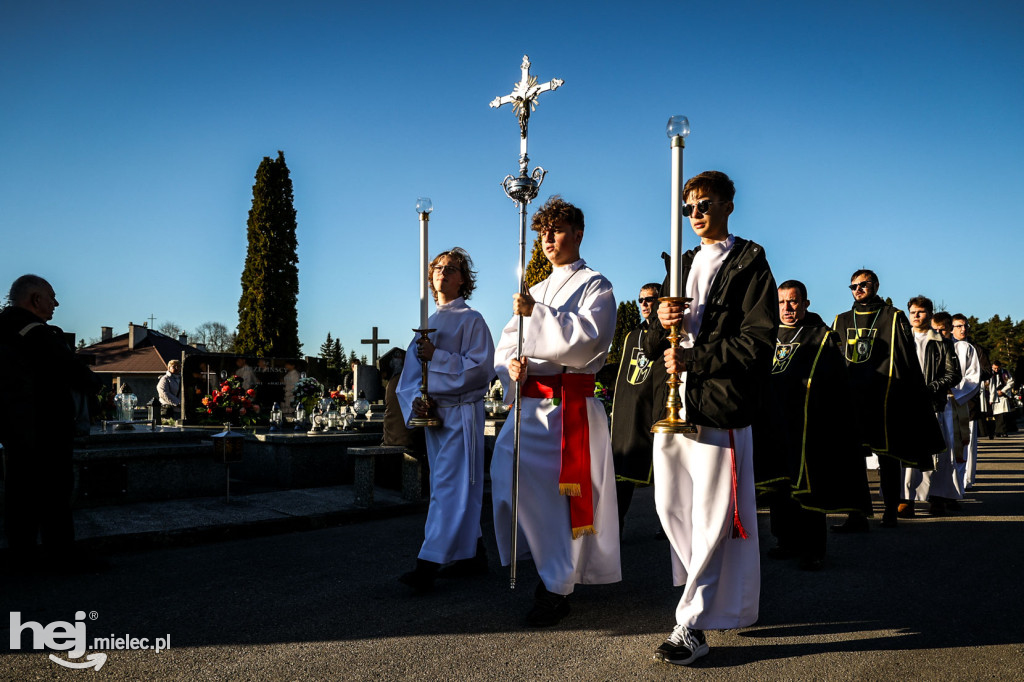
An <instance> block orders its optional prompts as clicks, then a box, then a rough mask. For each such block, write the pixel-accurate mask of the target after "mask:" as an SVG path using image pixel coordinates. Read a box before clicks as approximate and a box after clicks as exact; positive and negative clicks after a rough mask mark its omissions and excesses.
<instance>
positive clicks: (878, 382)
mask: <svg viewBox="0 0 1024 682" xmlns="http://www.w3.org/2000/svg"><path fill="white" fill-rule="evenodd" d="M683 195H684V197H685V201H686V203H685V204H684V205H683V215H685V216H686V217H688V218H689V220H690V225H691V227H692V228H693V230H694V232H695V233H696V234H697V236H698V237H700V245H699V246H698V247H696V248H695V249H693V250H691V251H688V252H687V253H685V254H683V256H682V263H681V269H682V273H681V279H680V282H681V287H682V288H681V292H680V293H681V295H680V296H677V297H666V298H662V294H663V293H665V292H667V291H668V290H669V288H668V287H669V281H670V277H669V276H666V278H665V282H664V283H663V284H661V285H659V284H657V283H656V282H651V283H647V284H644V285H643V286H642V287H641V288H640V294H639V297H638V304H639V306H640V308H639V309H640V312H641V315H642V318H643V319H642V322H641V324H640V326H639V327H638V328H637V329H635V330H633V331H631V332H630V334H629V335H628V336H627V338H626V339H625V341H624V344H623V348H622V355H621V358H622V359H621V364H620V366H619V368H618V374H617V380H616V385H615V392H614V396H615V398H614V407H613V409H612V417H611V427H610V429H609V420H608V419H607V417H606V414H605V411H604V409H603V407H602V405H601V403H600V401H599V400H598V399H597V398H595V397H594V386H595V375H596V373H597V372H598V370H599V369H601V367H602V366H603V365H604V363H605V360H606V356H607V352H608V348H609V346H610V343H611V339H612V335H613V333H614V329H615V317H616V303H615V298H614V295H613V292H612V286H611V283H610V282H609V281H608V280H607V278H605V277H604V276H603V275H601V274H600V273H599V272H597V271H595V270H593V269H592V268H591V267H589V265H588V264H587V262H586V261H585V260H584V259H583V258H582V257H581V255H580V249H581V244H582V241H583V235H584V228H585V223H584V216H583V212H582V211H581V210H580V209H579V208H577V207H576V206H573V205H572V204H570V203H568V202H566V201H564V200H563V199H562V198H560V197H557V196H555V197H552V198H550V199H549V200H548V201H547V203H545V204H544V205H543V206H542V207H541V208H540V209H539V210H538V211H537V212H536V214H535V215H534V216H533V220H532V227H533V229H534V230H536V231H537V232H538V233H539V235H540V243H541V244H542V246H543V249H544V255H545V256H546V257H547V258H548V260H549V261H550V263H551V265H552V273H551V275H550V276H549V277H548V278H547V279H545V280H543V281H542V282H540V283H538V284H536V285H534V286H533V287H531V288H530V289H529V291H524V292H520V293H517V294H515V295H514V296H513V303H512V311H511V312H512V318H511V319H510V321H509V322H508V324H506V325H505V327H504V328H503V330H502V333H501V337H500V339H499V341H498V344H497V347H496V348H495V347H492V345H491V341H490V333H489V331H488V330H487V326H486V324H484V321H483V319H482V318H481V316H480V315H479V314H478V313H476V312H475V311H473V310H472V309H471V308H469V307H468V306H467V305H466V303H465V300H466V299H468V298H469V297H470V295H471V294H472V291H473V286H474V284H475V278H474V272H473V270H472V261H471V260H470V259H469V255H468V254H466V253H465V252H464V251H462V250H461V249H454V250H452V251H446V252H443V253H441V254H439V255H438V256H437V258H435V259H434V261H433V262H432V263H431V266H430V286H431V290H432V291H433V292H434V296H435V300H436V301H437V304H438V306H437V312H435V314H434V315H433V316H432V317H431V318H430V321H429V326H430V327H431V328H433V329H436V330H437V331H436V332H434V333H432V334H431V335H430V338H429V339H426V338H423V339H417V340H415V341H414V342H413V343H412V344H410V346H409V350H408V352H407V355H406V364H405V367H404V370H403V373H402V376H401V378H400V379H399V380H398V388H397V395H398V398H399V400H400V401H401V408H402V418H404V419H405V420H406V422H408V421H409V420H411V419H413V418H415V417H420V418H423V417H425V416H427V415H431V414H436V415H437V416H438V417H439V418H440V419H441V421H442V422H443V426H441V427H436V428H428V429H426V443H427V453H428V460H429V464H430V502H429V511H428V514H427V523H426V528H425V530H424V536H425V537H424V541H423V544H422V546H421V549H420V552H419V556H418V558H417V562H416V566H415V568H414V569H413V570H412V571H410V572H408V573H405V574H403V575H402V576H401V578H400V580H401V581H402V582H403V583H405V584H407V585H409V586H410V587H411V588H413V589H414V590H415V591H416V592H417V593H423V592H427V591H430V590H431V589H433V587H434V584H435V580H436V579H437V578H459V577H467V576H474V575H480V574H483V573H486V572H487V570H488V568H487V557H486V554H485V551H484V545H483V542H482V532H481V526H480V512H481V506H482V505H481V498H482V480H483V461H484V455H483V446H482V442H483V440H482V434H483V416H484V415H483V406H482V401H483V398H484V395H485V394H486V392H487V386H488V381H489V379H490V378H491V377H492V376H493V374H494V373H497V376H498V378H499V380H500V381H501V383H502V385H503V388H504V392H505V393H504V394H505V396H506V397H507V398H506V402H510V401H511V396H512V395H514V394H515V392H516V384H518V392H519V394H520V396H521V398H520V405H519V409H520V417H519V420H520V427H519V430H518V432H516V430H515V429H514V428H512V427H511V426H507V427H506V428H504V429H503V430H502V431H501V432H500V434H499V436H498V438H497V441H496V444H495V448H494V454H493V458H492V461H491V468H490V477H491V492H492V500H493V515H494V528H495V535H496V540H497V546H498V553H499V559H500V563H501V564H502V565H503V566H508V565H509V564H510V563H511V562H513V561H517V560H524V559H530V560H532V561H533V563H534V564H535V566H536V569H537V573H538V575H539V577H540V581H539V583H538V584H537V586H536V590H535V592H534V597H533V604H532V607H531V608H530V610H529V611H528V613H527V614H526V619H525V622H526V624H527V625H528V626H531V627H546V626H551V625H554V624H556V623H558V622H560V621H561V620H562V619H563V618H564V617H565V616H566V615H567V614H568V613H569V610H570V595H571V594H572V592H573V590H574V587H575V586H576V585H578V584H605V583H612V582H616V581H619V580H620V579H621V568H620V560H619V540H620V537H621V529H622V528H623V526H624V524H625V519H626V514H627V511H628V509H629V505H630V501H631V499H632V495H633V491H634V489H635V487H636V486H637V485H652V484H653V486H654V497H655V505H656V508H657V513H658V516H659V518H660V520H661V526H662V531H663V534H664V536H665V537H666V539H667V540H668V544H669V547H670V549H669V553H670V556H671V561H672V579H673V582H674V584H675V585H677V586H680V587H682V588H683V589H682V595H681V598H680V599H679V602H678V603H677V604H676V606H675V627H674V628H673V630H672V632H671V633H670V634H669V635H668V637H667V638H666V640H665V641H664V642H663V643H662V644H661V645H660V646H659V647H657V649H656V650H655V651H654V657H655V658H656V659H658V660H660V661H664V662H666V663H672V664H678V665H688V664H690V663H692V662H694V661H695V660H697V659H698V658H700V657H702V656H704V655H706V654H707V653H708V651H709V647H708V640H707V637H706V635H705V631H706V630H718V629H731V628H740V627H745V626H749V625H751V624H753V623H754V622H755V621H756V620H757V617H758V601H759V597H760V560H761V557H760V552H759V549H758V527H757V508H758V504H759V503H760V504H761V505H763V506H766V507H768V509H769V517H770V529H771V533H772V535H773V536H774V537H775V538H776V540H777V545H776V546H775V547H773V548H771V550H769V552H768V556H769V557H770V558H772V559H790V558H792V559H796V560H797V565H798V566H799V567H800V568H802V569H805V570H819V569H821V568H822V567H823V566H824V564H825V558H826V557H825V548H826V538H827V534H828V530H829V529H828V527H827V521H826V518H827V517H826V515H827V514H829V513H833V514H840V513H841V514H846V518H845V520H844V521H843V522H842V523H839V524H836V525H833V526H832V531H833V532H836V533H856V532H865V531H867V530H869V528H870V527H871V526H870V525H869V519H870V518H871V517H872V516H873V511H872V499H871V493H870V490H869V486H868V475H867V470H868V467H869V466H873V467H877V468H878V471H879V481H880V486H879V488H880V491H879V492H880V496H881V499H882V507H883V513H882V515H881V518H880V520H879V521H878V526H879V527H880V528H885V529H895V528H897V527H898V524H899V520H900V519H902V518H909V517H912V516H915V515H916V514H919V513H922V514H923V513H927V514H928V515H931V516H939V515H944V514H947V513H949V512H951V511H953V510H956V509H957V508H958V505H959V500H961V499H963V497H964V495H965V494H967V492H968V491H969V490H970V489H971V487H972V486H973V485H974V483H975V481H976V480H977V439H978V436H979V433H980V432H981V431H982V429H983V428H984V426H985V425H994V427H995V429H994V430H995V433H993V435H996V434H1003V433H1006V432H1007V431H1009V430H1011V429H1013V428H1015V426H1014V424H1015V419H1014V418H1013V414H1014V412H1013V407H1014V404H1013V400H1012V397H1011V396H1012V389H1013V384H1012V378H1011V377H1010V375H1009V373H1008V372H1006V371H1005V370H1004V369H1002V368H1001V367H1000V366H999V365H998V363H990V362H989V361H988V359H987V357H986V356H985V351H984V349H982V348H980V347H978V346H977V345H975V344H973V343H972V342H971V341H970V329H969V326H968V321H967V320H968V318H967V317H966V316H964V315H962V314H957V315H949V314H947V313H944V312H935V311H934V306H933V304H932V302H931V301H930V300H929V299H928V298H926V297H924V296H916V297H914V298H912V299H911V300H910V301H908V303H907V310H908V312H907V313H904V312H903V311H902V310H900V309H898V308H897V307H895V306H893V305H891V304H889V303H887V302H886V301H885V300H883V299H882V298H881V297H880V296H879V295H878V290H879V278H878V276H877V275H876V274H875V273H874V272H872V271H871V270H867V269H862V270H858V271H857V272H855V273H854V274H853V276H852V278H851V281H850V290H851V293H852V295H853V305H852V307H851V309H850V310H847V311H844V312H842V313H840V314H839V315H837V316H836V317H835V318H834V320H833V322H832V323H831V325H830V324H828V323H826V322H825V320H823V319H822V318H821V317H820V316H819V315H817V314H815V313H813V312H811V311H810V310H809V306H810V298H809V293H808V291H807V288H806V286H805V285H804V284H803V283H802V282H800V281H798V280H787V281H784V282H782V283H781V284H776V281H775V279H774V277H773V275H772V271H771V268H770V267H769V264H768V259H767V257H766V255H765V252H764V249H763V248H762V247H761V246H760V245H759V244H757V243H755V242H753V241H750V240H747V239H744V238H742V237H739V236H736V235H733V234H732V233H731V232H730V230H729V216H730V215H731V213H732V211H733V207H734V204H733V199H734V195H735V187H734V185H733V182H732V181H731V180H730V179H729V177H728V176H726V175H725V174H724V173H721V172H718V171H707V172H704V173H701V174H699V175H697V176H695V177H693V178H691V179H690V180H689V181H688V182H687V183H686V185H685V187H684V190H683ZM668 261H669V259H666V270H667V269H668V265H669V262H668ZM673 327H675V328H677V329H681V330H682V332H683V333H682V338H681V341H679V342H678V343H674V342H673V339H672V337H671V334H670V332H669V330H670V329H672V328H673ZM520 339H521V341H520ZM520 343H521V344H522V346H521V347H522V354H521V355H520V354H519V352H518V348H519V347H520V345H519V344H520ZM421 361H425V362H427V367H428V375H429V382H428V383H429V386H430V394H431V397H432V400H431V401H423V400H422V399H421V396H420V392H419V388H420V376H421V371H422V370H421ZM670 375H675V376H676V377H678V380H679V382H680V383H679V386H678V387H677V388H676V389H675V390H677V391H678V398H679V400H678V404H679V407H671V408H670V407H668V406H669V405H670V404H674V403H670V402H669V401H668V400H667V398H668V391H669V390H670V389H669V383H668V381H667V380H668V378H669V376H670ZM669 411H674V414H668V412H669ZM662 416H665V417H669V418H671V419H672V420H675V425H676V426H677V427H678V426H679V422H682V423H683V428H675V429H661V428H659V429H655V431H657V432H656V433H653V434H652V425H654V424H655V422H656V421H657V420H658V419H659V418H660V417H662ZM677 431H681V432H677ZM517 437H518V444H517V443H515V440H516V438H517ZM516 445H518V453H516ZM516 454H518V462H515V461H514V460H515V455H516ZM513 514H517V519H518V525H517V529H516V532H517V534H518V537H517V541H516V542H515V543H514V542H513V541H512V540H513V538H512V532H513V530H512V518H513ZM513 547H517V550H518V551H517V554H516V556H513V555H512V552H513Z"/></svg>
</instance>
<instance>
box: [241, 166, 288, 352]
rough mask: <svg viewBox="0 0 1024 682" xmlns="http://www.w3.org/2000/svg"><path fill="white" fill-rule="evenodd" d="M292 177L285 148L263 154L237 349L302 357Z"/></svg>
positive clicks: (255, 191)
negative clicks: (272, 154)
mask: <svg viewBox="0 0 1024 682" xmlns="http://www.w3.org/2000/svg"><path fill="white" fill-rule="evenodd" d="M295 228H296V222H295V207H294V206H293V204H292V181H291V177H290V175H289V173H288V166H287V165H285V162H284V152H281V151H279V152H278V153H277V159H274V160H271V158H270V157H269V156H265V157H263V161H262V162H260V165H259V168H258V169H257V170H256V184H254V185H253V187H252V208H251V209H250V210H249V222H248V239H249V247H248V250H247V252H246V256H245V269H244V270H243V271H242V297H241V298H240V299H239V300H238V334H237V338H236V340H235V351H236V352H238V353H241V354H246V355H259V356H263V357H282V358H295V357H299V353H300V349H301V347H302V345H301V344H300V343H299V322H298V313H297V311H296V300H297V299H298V295H299V267H298V263H299V258H298V255H297V254H296V248H297V247H298V240H297V239H296V236H295Z"/></svg>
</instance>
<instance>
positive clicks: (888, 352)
mask: <svg viewBox="0 0 1024 682" xmlns="http://www.w3.org/2000/svg"><path fill="white" fill-rule="evenodd" d="M832 328H833V329H834V330H835V331H836V333H837V334H839V344H840V347H841V348H842V349H843V355H844V357H845V358H846V365H847V370H848V372H849V375H850V387H851V390H852V393H853V396H854V399H855V400H856V402H857V407H856V410H855V411H854V412H853V414H855V415H856V418H857V425H858V427H859V428H860V433H861V437H862V438H863V439H864V444H865V445H867V446H868V447H869V448H871V450H872V451H873V452H875V453H877V454H879V455H883V456H887V457H893V458H895V459H898V460H900V461H901V462H903V464H904V465H906V466H910V467H915V468H917V469H920V470H921V471H931V470H932V469H933V468H934V466H935V465H934V462H933V461H932V455H933V454H935V453H938V452H942V451H943V450H945V449H946V443H945V440H944V439H943V437H942V431H941V429H940V428H939V424H938V421H937V420H936V419H935V412H934V411H933V410H932V406H931V398H930V396H929V395H928V391H927V388H926V386H925V383H924V376H923V375H922V374H921V365H920V363H919V362H918V360H917V350H916V347H915V345H914V338H913V333H912V331H911V329H910V323H909V322H907V318H906V317H905V316H904V315H903V311H901V310H898V309H897V308H894V307H893V306H891V305H888V304H887V303H886V302H885V301H883V300H882V299H881V298H879V297H878V296H873V297H872V298H870V299H868V300H867V301H863V302H858V303H854V305H853V308H851V309H850V310H848V311H846V312H844V313H839V314H838V315H836V319H835V322H833V323H832Z"/></svg>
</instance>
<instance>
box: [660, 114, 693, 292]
mask: <svg viewBox="0 0 1024 682" xmlns="http://www.w3.org/2000/svg"><path fill="white" fill-rule="evenodd" d="M665 132H666V133H667V134H668V138H669V141H670V144H671V146H672V192H671V194H672V212H671V216H672V226H671V230H672V233H671V239H670V244H669V248H670V251H669V267H668V271H669V272H668V295H669V296H675V297H678V296H682V295H683V281H682V278H683V263H682V256H683V148H684V147H685V146H686V136H687V135H689V134H690V121H689V120H687V118H686V117H685V116H673V117H671V118H670V119H669V120H668V127H667V129H666V131H665ZM663 295H664V294H663Z"/></svg>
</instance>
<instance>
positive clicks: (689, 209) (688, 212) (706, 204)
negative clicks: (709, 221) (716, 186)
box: [683, 199, 727, 218]
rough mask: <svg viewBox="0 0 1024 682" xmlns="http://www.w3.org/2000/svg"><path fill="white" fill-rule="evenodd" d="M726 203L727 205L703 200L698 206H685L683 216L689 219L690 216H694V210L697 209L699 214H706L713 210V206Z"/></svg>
mask: <svg viewBox="0 0 1024 682" xmlns="http://www.w3.org/2000/svg"><path fill="white" fill-rule="evenodd" d="M724 203H727V202H725V201H711V200H710V199H701V200H700V201H698V202H697V203H696V204H683V215H684V216H686V217H687V218H689V217H690V216H692V215H693V209H695V208H696V209H697V213H701V214H704V213H707V212H708V209H709V208H711V206H712V205H713V204H724Z"/></svg>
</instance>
